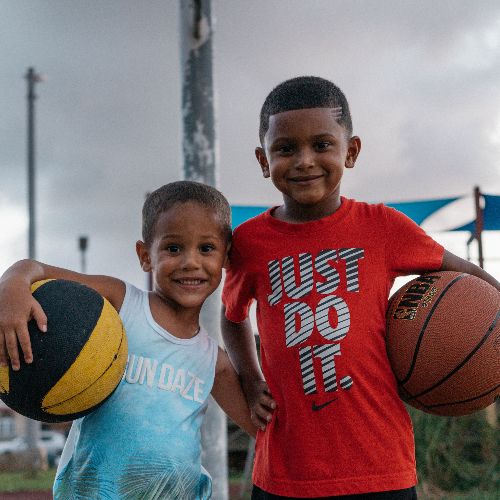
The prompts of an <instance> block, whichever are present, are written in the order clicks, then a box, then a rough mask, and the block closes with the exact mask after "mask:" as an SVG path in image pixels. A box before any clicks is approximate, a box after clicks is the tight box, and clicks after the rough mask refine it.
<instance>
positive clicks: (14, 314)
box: [0, 260, 125, 370]
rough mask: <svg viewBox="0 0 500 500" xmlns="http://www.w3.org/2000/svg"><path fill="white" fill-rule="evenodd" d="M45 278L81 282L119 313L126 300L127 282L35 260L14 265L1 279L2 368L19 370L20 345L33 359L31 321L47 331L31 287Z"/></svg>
mask: <svg viewBox="0 0 500 500" xmlns="http://www.w3.org/2000/svg"><path fill="white" fill-rule="evenodd" d="M45 279H66V280H71V281H77V282H79V283H82V284H84V285H87V286H89V287H90V288H93V289H94V290H96V291H97V292H98V293H100V294H101V295H102V296H104V297H106V299H107V300H108V301H109V302H110V303H111V305H112V306H113V307H114V308H115V309H116V310H117V311H119V310H120V307H121V305H122V302H123V298H124V297H125V283H123V282H122V281H120V280H118V279H115V278H110V277H108V276H91V275H86V274H80V273H76V272H73V271H68V270H66V269H61V268H58V267H54V266H49V265H47V264H42V263H41V262H37V261H34V260H22V261H19V262H17V263H15V264H14V265H12V266H11V267H10V268H9V269H7V271H5V273H4V274H3V275H2V277H1V278H0V366H7V359H8V358H9V357H10V361H11V364H12V368H13V369H14V370H18V369H19V367H20V364H19V350H18V346H17V345H18V342H19V345H20V346H21V350H22V352H23V355H24V359H25V361H26V362H27V363H31V361H32V360H33V354H32V351H31V344H30V339H29V333H28V321H30V320H31V319H34V320H35V321H36V322H37V325H38V328H39V329H40V330H41V331H47V317H46V316H45V313H44V312H43V310H42V308H41V307H40V304H39V303H38V302H37V301H36V300H35V299H34V298H33V295H31V291H30V286H31V284H32V283H34V282H35V281H41V280H45Z"/></svg>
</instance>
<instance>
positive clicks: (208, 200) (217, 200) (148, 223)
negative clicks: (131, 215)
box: [142, 181, 232, 246]
mask: <svg viewBox="0 0 500 500" xmlns="http://www.w3.org/2000/svg"><path fill="white" fill-rule="evenodd" d="M189 201H192V202H195V203H199V204H200V205H203V206H205V207H207V208H209V209H211V210H213V211H214V213H215V214H216V215H217V217H218V218H219V219H220V222H221V225H222V231H223V233H224V236H225V238H226V240H227V242H228V243H229V242H230V241H231V235H232V226H231V207H230V205H229V202H228V201H227V200H226V198H225V197H224V195H223V194H222V193H221V192H220V191H218V190H217V189H215V188H214V187H212V186H209V185H207V184H202V183H201V182H194V181H177V182H171V183H169V184H165V185H164V186H162V187H160V188H158V189H157V190H156V191H153V192H152V193H151V194H150V195H149V196H148V197H147V198H146V201H145V202H144V206H143V207H142V240H143V242H144V243H145V244H146V245H148V246H151V244H152V243H153V236H154V230H155V225H156V221H157V220H158V217H159V216H160V214H162V213H163V212H167V211H168V210H170V209H171V208H172V207H174V206H175V205H178V204H180V203H187V202H189Z"/></svg>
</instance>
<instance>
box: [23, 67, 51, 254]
mask: <svg viewBox="0 0 500 500" xmlns="http://www.w3.org/2000/svg"><path fill="white" fill-rule="evenodd" d="M26 79H27V80H28V206H29V229H28V257H29V258H30V259H34V258H35V256H36V250H35V99H36V95H35V83H37V82H43V81H45V80H46V79H47V78H46V77H45V76H44V75H37V74H36V73H35V69H34V68H29V69H28V73H27V74H26Z"/></svg>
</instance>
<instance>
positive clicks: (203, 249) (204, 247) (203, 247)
mask: <svg viewBox="0 0 500 500" xmlns="http://www.w3.org/2000/svg"><path fill="white" fill-rule="evenodd" d="M213 248H214V247H213V246H212V245H208V244H207V245H201V247H200V251H201V252H202V253H208V252H211V251H212V250H213Z"/></svg>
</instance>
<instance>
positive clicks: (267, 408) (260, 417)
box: [243, 380, 276, 431]
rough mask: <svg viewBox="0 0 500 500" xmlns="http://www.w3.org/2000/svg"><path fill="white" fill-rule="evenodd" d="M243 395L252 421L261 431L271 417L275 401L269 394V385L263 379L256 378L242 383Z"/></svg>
mask: <svg viewBox="0 0 500 500" xmlns="http://www.w3.org/2000/svg"><path fill="white" fill-rule="evenodd" d="M243 389H244V392H245V397H246V398H247V402H248V407H249V408H250V414H251V418H252V422H253V423H254V424H255V425H256V426H257V427H258V428H259V429H260V430H262V431H265V430H266V425H267V424H268V422H270V421H271V420H272V418H273V413H274V410H275V409H276V402H275V401H274V399H273V398H272V396H271V392H270V391H269V387H268V386H267V383H266V382H265V380H256V381H253V382H249V383H246V384H245V383H243Z"/></svg>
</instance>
